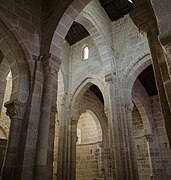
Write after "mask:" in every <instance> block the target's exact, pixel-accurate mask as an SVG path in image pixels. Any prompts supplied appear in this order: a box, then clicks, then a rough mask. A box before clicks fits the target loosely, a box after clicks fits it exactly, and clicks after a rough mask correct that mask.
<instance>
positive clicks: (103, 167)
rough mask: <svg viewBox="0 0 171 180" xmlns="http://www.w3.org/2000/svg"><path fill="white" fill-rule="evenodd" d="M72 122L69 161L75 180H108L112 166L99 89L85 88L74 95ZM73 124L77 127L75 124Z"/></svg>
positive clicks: (94, 86)
mask: <svg viewBox="0 0 171 180" xmlns="http://www.w3.org/2000/svg"><path fill="white" fill-rule="evenodd" d="M74 104H75V105H74V107H73V112H74V114H75V115H76V116H75V117H74V119H75V120H74V119H73V120H72V127H71V130H72V139H73V140H74V141H72V149H74V150H73V151H72V155H71V156H72V159H73V162H72V163H73V165H72V166H73V167H74V166H75V169H74V171H75V173H76V179H77V180H84V179H88V180H92V179H100V178H102V179H103V178H104V179H105V178H106V179H108V180H111V179H112V178H113V175H112V162H111V153H110V148H109V134H108V130H109V129H108V121H107V118H106V115H105V113H104V99H103V95H102V93H101V91H100V89H99V88H98V87H97V86H96V85H94V84H91V83H88V84H85V86H84V87H82V89H81V91H80V92H79V93H78V94H77V97H76V99H75V103H74ZM74 122H76V124H75V123H74Z"/></svg>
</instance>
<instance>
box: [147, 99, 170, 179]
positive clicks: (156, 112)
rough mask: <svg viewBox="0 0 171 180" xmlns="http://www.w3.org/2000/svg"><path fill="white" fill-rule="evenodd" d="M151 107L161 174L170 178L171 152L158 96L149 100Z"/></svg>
mask: <svg viewBox="0 0 171 180" xmlns="http://www.w3.org/2000/svg"><path fill="white" fill-rule="evenodd" d="M150 101H151V107H152V112H153V119H154V129H155V131H156V136H157V139H158V144H159V154H160V161H161V173H162V174H164V175H165V178H166V179H169V178H171V151H170V147H169V142H168V138H167V135H166V129H165V124H164V120H163V116H162V113H161V109H160V104H159V98H158V96H152V97H151V98H150Z"/></svg>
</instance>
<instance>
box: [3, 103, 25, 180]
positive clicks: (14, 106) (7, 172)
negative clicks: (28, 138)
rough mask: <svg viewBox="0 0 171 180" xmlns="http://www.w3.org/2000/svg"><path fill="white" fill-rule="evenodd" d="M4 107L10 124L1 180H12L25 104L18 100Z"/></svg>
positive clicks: (15, 166)
mask: <svg viewBox="0 0 171 180" xmlns="http://www.w3.org/2000/svg"><path fill="white" fill-rule="evenodd" d="M5 107H6V108H7V115H8V116H9V117H10V119H11V124H10V133H9V139H8V147H7V152H6V159H5V163H4V168H3V172H2V180H13V178H14V171H15V170H16V168H17V154H18V144H19V138H20V132H21V126H22V121H23V116H24V112H25V104H23V103H21V102H19V101H18V100H14V101H11V102H10V101H9V102H7V103H5Z"/></svg>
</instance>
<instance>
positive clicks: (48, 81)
mask: <svg viewBox="0 0 171 180" xmlns="http://www.w3.org/2000/svg"><path fill="white" fill-rule="evenodd" d="M60 63H61V62H60V61H59V59H57V58H56V57H55V56H53V55H51V54H48V55H47V56H44V58H43V60H42V65H43V70H44V84H43V95H42V103H41V116H40V122H39V133H38V143H37V151H36V167H35V174H34V179H35V180H48V177H47V155H48V140H49V127H50V119H51V108H52V99H53V83H54V77H56V74H57V72H58V70H59V66H60ZM56 80H57V79H56Z"/></svg>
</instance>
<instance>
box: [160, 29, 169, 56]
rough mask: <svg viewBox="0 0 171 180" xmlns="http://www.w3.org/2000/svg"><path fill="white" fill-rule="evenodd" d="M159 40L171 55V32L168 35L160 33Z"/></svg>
mask: <svg viewBox="0 0 171 180" xmlns="http://www.w3.org/2000/svg"><path fill="white" fill-rule="evenodd" d="M159 40H160V43H161V44H162V46H163V47H164V49H165V51H166V53H167V54H168V55H169V56H171V32H170V33H168V34H167V35H162V34H161V35H159Z"/></svg>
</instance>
